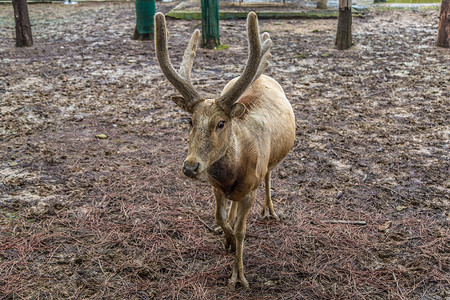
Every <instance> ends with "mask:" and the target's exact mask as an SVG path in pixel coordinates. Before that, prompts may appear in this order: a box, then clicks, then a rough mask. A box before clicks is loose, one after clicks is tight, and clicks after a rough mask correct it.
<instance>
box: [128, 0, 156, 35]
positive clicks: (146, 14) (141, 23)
mask: <svg viewBox="0 0 450 300" xmlns="http://www.w3.org/2000/svg"><path fill="white" fill-rule="evenodd" d="M135 6H136V28H135V30H134V34H133V36H132V37H131V38H132V39H134V40H154V39H155V22H154V20H153V17H154V16H155V13H156V4H155V0H135Z"/></svg>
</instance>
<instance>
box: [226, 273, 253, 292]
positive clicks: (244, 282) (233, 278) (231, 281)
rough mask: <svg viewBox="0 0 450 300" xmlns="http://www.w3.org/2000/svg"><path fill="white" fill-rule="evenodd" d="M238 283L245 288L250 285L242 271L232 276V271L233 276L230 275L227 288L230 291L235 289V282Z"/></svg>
mask: <svg viewBox="0 0 450 300" xmlns="http://www.w3.org/2000/svg"><path fill="white" fill-rule="evenodd" d="M238 283H239V284H240V285H241V287H243V288H244V289H246V290H247V289H249V288H250V285H249V284H248V281H247V279H246V278H245V276H244V274H243V273H239V275H238V276H234V272H233V276H231V278H230V279H229V280H228V289H229V290H231V291H235V290H236V284H238Z"/></svg>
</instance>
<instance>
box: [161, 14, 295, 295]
mask: <svg viewBox="0 0 450 300" xmlns="http://www.w3.org/2000/svg"><path fill="white" fill-rule="evenodd" d="M247 35H248V45H249V46H248V47H249V54H248V60H247V64H246V66H245V68H244V71H243V72H242V74H241V76H239V77H237V78H235V79H233V80H231V81H230V82H229V83H228V84H226V86H225V88H224V89H223V91H222V93H221V94H220V96H219V97H217V98H215V99H205V98H203V97H202V96H201V95H200V94H199V93H198V92H197V91H196V90H195V89H194V86H193V84H192V82H191V75H190V73H191V69H192V65H193V61H194V57H195V52H196V49H197V43H198V39H199V37H200V31H199V30H195V32H194V33H193V34H192V37H191V39H190V41H189V44H188V46H187V49H186V50H185V52H184V56H183V60H182V62H181V67H180V69H179V71H178V72H177V71H176V70H175V69H174V67H173V66H172V63H171V61H170V58H169V53H168V45H167V36H168V34H167V28H166V20H165V17H164V14H162V13H157V14H156V15H155V51H156V57H157V60H158V63H159V65H160V68H161V70H162V72H163V74H164V76H165V77H166V78H167V79H168V80H169V82H170V83H171V84H172V85H173V86H174V87H175V88H176V89H177V90H178V91H179V92H180V93H181V95H182V97H179V96H177V97H173V98H172V100H173V101H174V102H175V104H176V105H178V106H179V107H180V108H181V109H183V110H184V111H186V112H188V113H190V114H191V115H192V117H191V120H190V132H189V142H188V155H187V158H186V159H185V161H184V162H183V165H182V172H183V173H184V174H185V175H186V176H188V177H190V178H193V179H199V178H203V176H204V175H206V178H207V179H208V181H209V183H210V184H211V185H212V188H213V192H214V198H215V202H216V207H215V220H216V223H217V225H218V226H220V228H221V229H222V231H223V233H224V235H225V248H226V249H228V248H229V249H230V250H231V251H232V252H234V251H235V255H236V257H235V262H234V265H233V269H232V275H231V278H230V279H229V281H228V287H229V288H230V289H231V290H234V289H235V288H236V284H237V283H240V285H241V286H243V287H244V288H248V287H249V284H248V281H247V279H246V278H245V274H244V265H243V261H242V257H243V243H244V236H245V231H246V221H247V216H248V214H249V211H250V208H251V207H252V205H253V202H254V201H255V196H256V192H257V189H258V187H259V186H260V185H261V184H262V181H263V180H264V188H265V201H264V208H263V212H262V215H263V218H264V219H276V220H278V219H279V218H278V216H277V215H276V213H275V211H274V208H273V203H272V199H271V192H270V189H271V188H270V174H271V171H272V170H273V169H274V168H275V167H276V166H277V165H278V164H279V163H280V162H281V161H282V160H283V159H284V157H285V156H286V155H287V154H288V153H289V151H290V150H291V149H292V146H293V144H294V139H295V117H294V112H293V110H292V107H291V105H290V103H289V101H288V100H287V98H286V95H285V93H284V91H283V89H282V88H281V86H280V85H279V84H278V83H277V82H276V81H275V80H274V79H272V78H270V77H268V76H266V75H262V73H263V71H264V70H265V68H266V67H267V66H268V64H269V62H268V61H269V59H270V58H271V54H270V52H269V49H270V46H271V45H272V41H271V39H270V36H269V34H268V33H264V34H263V35H262V36H260V34H259V26H258V18H257V16H256V14H255V13H254V12H250V13H249V14H248V16H247ZM228 201H231V205H230V208H229V211H228V214H227V212H226V209H227V205H228Z"/></svg>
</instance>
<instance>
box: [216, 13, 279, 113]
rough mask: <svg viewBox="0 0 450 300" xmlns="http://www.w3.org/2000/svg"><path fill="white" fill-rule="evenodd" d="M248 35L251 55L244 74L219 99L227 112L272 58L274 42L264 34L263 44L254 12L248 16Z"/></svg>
mask: <svg viewBox="0 0 450 300" xmlns="http://www.w3.org/2000/svg"><path fill="white" fill-rule="evenodd" d="M247 35H248V47H249V54H248V60H247V65H246V66H245V69H244V72H243V73H242V75H241V76H240V77H239V79H238V80H237V81H236V82H235V84H234V85H233V86H232V87H231V88H230V89H229V90H228V91H227V92H226V93H225V94H223V95H221V96H220V97H219V98H218V99H217V102H218V103H219V104H220V105H221V107H222V108H223V109H224V110H225V111H227V112H229V111H230V110H231V106H232V105H233V104H234V103H235V102H236V101H237V100H238V99H239V97H240V96H241V95H242V94H243V93H244V92H245V90H247V88H248V87H249V86H250V85H251V84H252V83H253V82H254V81H255V80H256V79H258V77H259V76H260V75H261V74H262V72H264V70H265V68H266V67H267V66H268V65H269V59H270V58H271V57H272V55H271V54H270V52H269V50H270V46H271V45H272V40H271V39H270V36H269V34H268V33H264V35H263V37H262V39H263V42H262V44H261V40H260V37H259V27H258V17H257V16H256V13H254V12H250V13H249V14H248V16H247Z"/></svg>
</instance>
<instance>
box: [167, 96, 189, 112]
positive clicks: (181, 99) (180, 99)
mask: <svg viewBox="0 0 450 300" xmlns="http://www.w3.org/2000/svg"><path fill="white" fill-rule="evenodd" d="M172 101H173V102H174V103H175V104H176V105H178V107H179V108H181V109H182V110H184V111H187V112H188V113H192V112H191V110H190V108H189V107H188V105H187V102H186V100H185V99H184V97H182V96H172Z"/></svg>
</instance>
